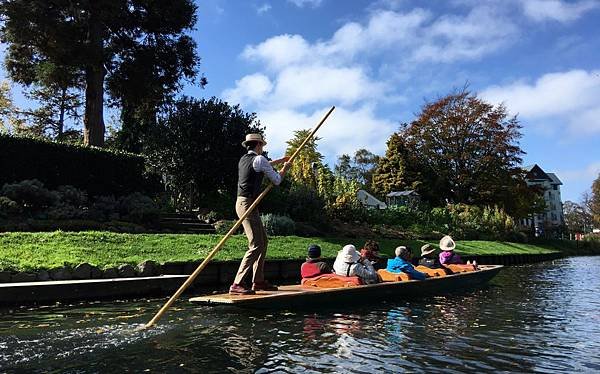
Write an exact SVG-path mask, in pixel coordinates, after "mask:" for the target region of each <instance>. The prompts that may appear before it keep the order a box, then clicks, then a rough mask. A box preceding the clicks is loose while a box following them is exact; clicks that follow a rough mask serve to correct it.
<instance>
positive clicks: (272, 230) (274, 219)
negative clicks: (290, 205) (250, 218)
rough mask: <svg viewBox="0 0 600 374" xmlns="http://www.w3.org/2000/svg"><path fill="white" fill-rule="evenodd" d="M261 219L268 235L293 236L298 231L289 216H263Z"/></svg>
mask: <svg viewBox="0 0 600 374" xmlns="http://www.w3.org/2000/svg"><path fill="white" fill-rule="evenodd" d="M260 219H261V220H262V223H263V225H264V226H265V230H266V231H267V234H268V235H277V236H283V235H293V234H294V231H295V230H296V225H295V223H294V220H292V219H291V218H290V217H287V216H280V215H276V214H263V215H262V216H261V217H260Z"/></svg>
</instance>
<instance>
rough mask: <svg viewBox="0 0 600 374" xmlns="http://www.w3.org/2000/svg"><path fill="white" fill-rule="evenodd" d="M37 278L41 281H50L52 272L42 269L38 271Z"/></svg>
mask: <svg viewBox="0 0 600 374" xmlns="http://www.w3.org/2000/svg"><path fill="white" fill-rule="evenodd" d="M37 280H39V281H41V282H45V281H49V280H50V273H48V272H47V271H46V270H40V271H38V273H37Z"/></svg>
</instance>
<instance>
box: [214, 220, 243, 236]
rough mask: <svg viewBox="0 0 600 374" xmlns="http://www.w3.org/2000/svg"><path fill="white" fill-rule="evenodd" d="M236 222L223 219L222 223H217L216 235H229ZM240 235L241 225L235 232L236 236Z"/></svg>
mask: <svg viewBox="0 0 600 374" xmlns="http://www.w3.org/2000/svg"><path fill="white" fill-rule="evenodd" d="M236 222H237V221H236V220H231V219H222V220H220V221H217V223H215V233H217V234H219V235H225V234H227V233H228V232H229V230H231V228H232V227H233V225H235V223H236ZM240 233H242V226H241V225H240V227H239V228H238V229H237V230H235V233H234V234H240Z"/></svg>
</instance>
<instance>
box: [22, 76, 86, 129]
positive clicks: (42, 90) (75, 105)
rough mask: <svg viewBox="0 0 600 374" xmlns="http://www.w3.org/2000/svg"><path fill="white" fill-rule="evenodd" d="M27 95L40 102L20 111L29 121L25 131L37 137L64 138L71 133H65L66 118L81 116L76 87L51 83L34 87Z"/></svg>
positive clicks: (79, 97) (79, 99) (78, 93)
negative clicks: (35, 105)
mask: <svg viewBox="0 0 600 374" xmlns="http://www.w3.org/2000/svg"><path fill="white" fill-rule="evenodd" d="M27 97H28V98H30V99H33V100H36V101H38V102H40V104H41V106H40V107H38V108H35V109H30V110H28V111H23V112H22V114H23V115H25V116H26V117H28V118H29V120H30V121H31V122H30V124H29V126H27V128H26V131H27V132H29V133H32V134H34V135H36V136H38V137H48V138H51V139H57V140H64V139H65V138H67V137H68V135H69V134H71V133H72V131H69V132H68V133H67V134H65V131H66V130H67V129H66V128H65V122H66V121H67V119H72V120H75V121H77V120H79V119H80V118H81V114H80V113H79V109H80V108H81V105H82V102H81V96H80V92H79V91H78V90H76V89H71V88H69V87H67V86H65V85H63V86H61V85H59V84H52V83H51V84H49V85H45V86H41V87H36V88H35V89H33V90H32V91H31V92H29V93H28V94H27Z"/></svg>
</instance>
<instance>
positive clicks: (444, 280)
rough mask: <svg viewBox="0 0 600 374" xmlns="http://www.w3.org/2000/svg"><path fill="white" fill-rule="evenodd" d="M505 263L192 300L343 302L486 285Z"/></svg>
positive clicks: (227, 302)
mask: <svg viewBox="0 0 600 374" xmlns="http://www.w3.org/2000/svg"><path fill="white" fill-rule="evenodd" d="M501 268H502V265H480V268H479V270H477V271H472V272H468V273H459V274H453V275H447V276H444V277H435V278H428V279H426V280H424V281H417V280H410V281H403V282H386V283H378V284H370V285H363V286H356V287H343V288H321V289H319V288H304V287H302V286H300V285H291V286H281V287H279V290H277V291H258V292H257V293H256V294H255V295H245V296H243V295H229V294H228V293H222V294H216V295H206V296H199V297H193V298H191V299H190V301H191V302H194V303H200V304H205V305H232V306H239V307H250V308H252V307H261V308H262V307H272V306H294V305H305V304H308V303H315V302H316V303H323V302H327V301H332V300H333V301H339V300H342V299H345V298H354V297H356V296H357V295H364V296H366V297H367V298H378V297H385V298H391V297H394V296H407V295H421V294H430V293H438V292H444V291H448V290H455V289H460V288H465V287H469V286H476V285H478V284H483V283H486V282H487V281H489V280H490V279H491V278H493V277H494V276H495V275H496V274H497V273H498V272H499V271H500V269H501Z"/></svg>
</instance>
